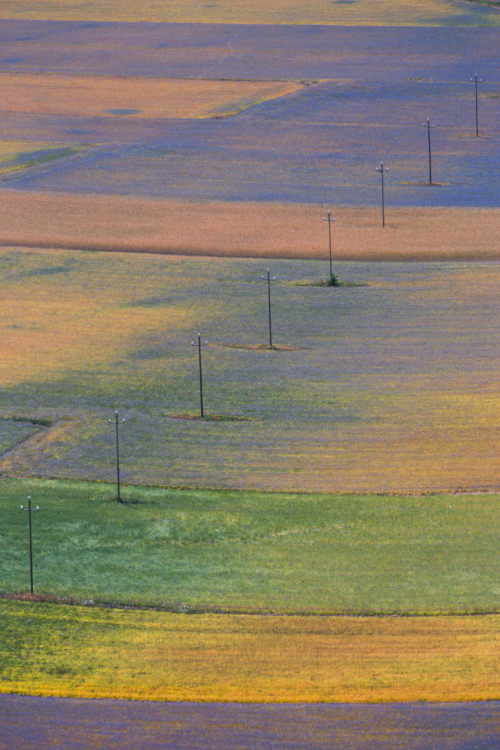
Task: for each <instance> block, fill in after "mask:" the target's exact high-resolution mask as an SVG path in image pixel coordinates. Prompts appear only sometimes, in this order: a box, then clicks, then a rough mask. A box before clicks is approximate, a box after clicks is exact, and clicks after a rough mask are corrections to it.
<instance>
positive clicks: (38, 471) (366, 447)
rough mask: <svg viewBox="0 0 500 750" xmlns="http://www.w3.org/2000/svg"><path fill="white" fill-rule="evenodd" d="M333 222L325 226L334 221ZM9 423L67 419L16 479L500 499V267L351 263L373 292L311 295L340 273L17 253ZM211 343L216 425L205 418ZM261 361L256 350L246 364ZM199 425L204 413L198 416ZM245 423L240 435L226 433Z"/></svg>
mask: <svg viewBox="0 0 500 750" xmlns="http://www.w3.org/2000/svg"><path fill="white" fill-rule="evenodd" d="M320 223H321V222H320ZM0 261H1V263H0V277H1V279H2V290H3V294H2V298H1V300H0V312H1V316H2V327H1V330H2V344H3V350H2V359H1V361H0V384H1V386H2V388H1V390H0V414H2V415H3V416H4V417H5V418H6V419H5V420H4V421H3V422H2V426H3V428H4V430H3V432H4V438H5V440H4V448H5V449H6V448H7V447H8V444H9V438H8V434H9V432H11V433H12V435H11V445H12V446H14V445H15V443H16V442H17V441H18V440H19V437H18V434H19V425H20V424H21V423H20V422H19V421H14V420H19V419H20V418H25V419H26V424H25V427H26V429H27V430H28V431H31V429H32V427H33V425H32V423H31V422H30V421H29V419H35V420H40V419H44V418H45V419H49V420H53V425H52V427H44V426H43V425H40V429H39V431H38V434H36V435H34V436H33V437H32V438H30V439H29V440H28V441H26V442H24V443H23V444H21V445H19V446H18V447H17V448H16V449H15V450H14V451H13V452H11V453H8V454H7V455H3V456H2V459H1V464H0V468H1V470H2V471H3V472H4V473H11V474H12V473H13V474H16V475H19V474H21V475H42V476H59V477H72V478H82V479H87V478H92V479H104V480H109V479H110V478H111V477H112V475H113V465H112V464H113V455H114V448H113V431H112V430H111V428H110V426H109V424H108V421H107V420H108V417H109V416H110V415H111V414H112V410H114V408H116V407H118V408H119V409H120V410H121V411H122V412H123V414H124V416H125V415H126V416H127V418H128V421H127V424H126V425H124V429H123V433H122V472H123V479H124V480H125V481H129V482H134V483H138V484H169V485H182V486H185V485H188V486H208V487H224V486H225V487H234V488H242V489H280V490H294V491H295V490H296V491H299V490H316V491H350V492H352V491H367V490H371V491H374V492H377V491H399V492H404V493H407V492H408V490H409V489H410V490H412V491H415V492H418V491H423V490H425V491H428V490H431V491H437V490H440V491H446V490H448V491H449V490H455V489H457V488H461V489H473V490H478V489H485V488H486V489H496V488H497V486H498V470H497V469H498V463H497V456H498V451H497V449H496V445H497V439H498V436H497V425H498V415H499V407H500V401H499V399H498V393H497V388H496V383H497V366H496V365H497V363H496V359H495V356H494V352H495V347H496V345H497V341H498V332H497V331H498V315H497V297H498V282H499V274H500V266H499V265H498V264H496V263H484V264H480V263H478V264H463V265H462V264H383V263H382V264H350V265H346V266H344V265H342V266H339V265H338V264H337V265H336V270H337V272H338V273H339V275H340V276H341V277H342V278H345V279H347V280H349V281H354V282H357V281H361V282H367V283H368V286H361V287H352V288H343V289H339V290H331V289H324V288H323V289H321V288H318V287H317V286H296V285H295V282H297V281H300V280H309V281H314V280H316V281H317V280H318V279H321V277H322V274H323V275H326V273H327V268H328V263H327V262H326V261H325V262H322V263H320V262H316V263H314V262H307V263H306V262H301V261H283V260H282V261H273V263H272V272H273V273H274V274H276V276H277V280H276V282H274V283H273V292H272V297H273V321H274V341H275V343H276V344H278V345H280V346H281V345H285V346H288V347H289V350H283V351H275V352H269V351H267V350H265V349H264V350H258V348H257V347H258V346H259V345H263V346H265V345H266V343H267V335H268V334H267V294H266V289H265V284H264V283H263V281H262V280H261V274H262V272H263V271H264V270H265V265H263V262H258V261H252V260H238V259H231V260H227V259H217V258H205V259H195V258H190V259H186V258H167V257H164V256H141V255H133V254H111V253H108V254H106V253H95V254H94V253H81V252H65V251H62V252H48V251H45V252H44V251H25V252H23V251H19V250H10V251H9V250H5V251H3V252H2V253H1V254H0ZM197 330H200V331H201V333H202V335H203V336H207V338H208V340H209V343H210V346H209V347H208V348H207V349H206V350H205V351H204V355H203V356H204V373H205V381H204V385H205V389H204V392H205V406H206V413H207V414H208V416H209V417H213V416H222V417H225V418H226V421H217V420H212V419H208V420H205V421H200V420H198V421H195V420H192V419H175V418H173V417H174V416H178V415H181V416H190V415H191V416H193V415H196V414H197V408H198V382H197V378H198V369H197V359H196V353H195V351H194V349H193V348H192V347H191V345H190V344H191V339H192V337H193V335H195V334H196V331H197ZM245 347H248V348H245ZM198 413H199V412H198ZM231 420H233V421H231Z"/></svg>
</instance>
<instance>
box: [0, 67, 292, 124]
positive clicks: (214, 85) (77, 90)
mask: <svg viewBox="0 0 500 750" xmlns="http://www.w3.org/2000/svg"><path fill="white" fill-rule="evenodd" d="M0 88H1V90H2V109H3V111H4V112H5V111H7V112H23V113H26V114H43V115H78V116H85V117H98V116H100V117H102V116H116V115H120V114H127V115H132V116H133V115H134V114H137V115H138V116H140V117H141V118H152V117H165V118H170V117H175V118H184V117H201V118H203V117H223V116H227V115H232V114H236V113H238V112H241V111H242V110H244V109H246V108H247V107H251V106H252V105H254V104H256V103H258V102H262V101H266V100H268V99H274V98H276V97H278V96H284V95H286V94H289V93H291V92H292V91H296V90H297V89H300V88H301V85H300V84H298V83H293V82H292V83H290V82H279V81H209V80H202V81H201V80H182V79H175V80H172V79H158V78H143V77H130V78H125V77H121V76H61V75H52V74H41V75H26V74H25V75H23V74H21V75H9V74H4V75H0Z"/></svg>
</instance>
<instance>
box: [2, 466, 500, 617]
mask: <svg viewBox="0 0 500 750" xmlns="http://www.w3.org/2000/svg"><path fill="white" fill-rule="evenodd" d="M1 488H2V492H1V500H0V509H1V515H2V519H3V522H2V531H1V548H2V550H3V554H2V559H1V563H0V591H2V592H4V593H14V592H16V593H20V592H26V591H29V556H28V526H27V514H26V513H22V512H21V511H20V510H19V505H20V504H26V497H27V495H31V497H32V502H33V504H34V505H39V506H40V511H39V512H38V513H36V514H33V544H34V569H35V592H36V593H39V594H44V595H47V596H50V595H52V596H57V597H66V598H68V599H70V600H77V601H84V600H89V601H90V600H91V601H93V602H101V603H104V602H108V603H109V602H112V603H117V604H118V603H119V604H131V603H132V604H142V605H153V606H159V607H164V608H166V609H169V610H172V611H174V612H175V611H177V612H193V611H203V610H207V611H227V612H274V613H305V612H309V613H344V614H346V613H350V614H384V613H386V614H387V613H398V614H430V613H433V614H438V613H456V614H459V613H479V612H482V613H489V612H496V611H498V606H499V600H500V597H499V589H498V580H499V575H498V573H499V569H498V558H497V556H496V554H495V552H496V543H497V539H496V529H497V528H498V520H499V519H498V514H499V510H498V496H496V495H464V496H450V495H448V496H446V495H443V496H441V495H431V496H426V497H403V496H383V495H380V496H379V495H364V496H360V495H323V494H310V495H307V494H305V495H304V494H302V495H301V494H281V493H255V492H230V491H221V490H212V491H201V490H200V491H190V490H184V491H181V490H177V491H176V490H167V489H155V488H145V487H143V488H137V487H133V488H132V487H125V488H124V490H123V496H124V498H125V499H126V502H125V503H124V504H119V503H116V502H113V497H114V487H113V486H112V485H105V484H92V483H80V482H63V481H43V480H31V481H30V480H17V479H4V480H3V481H2V483H1Z"/></svg>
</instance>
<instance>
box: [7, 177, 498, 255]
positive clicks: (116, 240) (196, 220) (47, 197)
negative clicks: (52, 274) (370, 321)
mask: <svg viewBox="0 0 500 750" xmlns="http://www.w3.org/2000/svg"><path fill="white" fill-rule="evenodd" d="M324 214H325V209H324V208H321V207H320V206H312V205H300V204H278V203H224V202H207V203H188V202H183V201H162V200H149V199H145V198H144V199H143V198H129V197H116V196H75V195H64V194H49V193H25V192H20V191H19V192H16V191H2V192H1V193H0V245H16V246H24V247H40V248H44V247H47V248H48V247H50V248H68V249H89V250H110V251H130V252H148V253H164V254H177V255H179V254H182V255H212V256H221V257H255V258H306V259H308V258H310V259H320V258H324V257H325V255H326V254H327V253H328V234H327V228H326V222H323V221H322V217H323V216H324ZM334 214H335V216H336V224H335V228H334V257H335V258H336V259H341V260H369V259H373V260H497V259H499V258H500V247H499V243H498V235H499V229H500V209H492V208H422V207H410V208H406V207H397V208H391V207H390V206H389V207H388V208H387V213H386V221H387V224H386V227H385V229H383V228H382V227H381V220H380V210H379V209H377V208H373V207H372V208H365V207H354V206H349V207H347V206H341V207H339V208H338V209H334Z"/></svg>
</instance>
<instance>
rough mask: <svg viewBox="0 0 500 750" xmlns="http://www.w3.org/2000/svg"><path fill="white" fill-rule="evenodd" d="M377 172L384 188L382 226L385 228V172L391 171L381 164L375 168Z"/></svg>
mask: <svg viewBox="0 0 500 750" xmlns="http://www.w3.org/2000/svg"><path fill="white" fill-rule="evenodd" d="M375 169H376V170H377V172H380V178H381V187H382V226H383V227H385V196H384V172H388V171H389V167H384V163H383V162H380V166H379V167H375Z"/></svg>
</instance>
